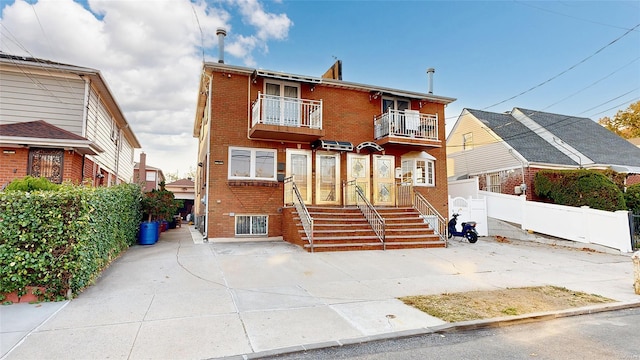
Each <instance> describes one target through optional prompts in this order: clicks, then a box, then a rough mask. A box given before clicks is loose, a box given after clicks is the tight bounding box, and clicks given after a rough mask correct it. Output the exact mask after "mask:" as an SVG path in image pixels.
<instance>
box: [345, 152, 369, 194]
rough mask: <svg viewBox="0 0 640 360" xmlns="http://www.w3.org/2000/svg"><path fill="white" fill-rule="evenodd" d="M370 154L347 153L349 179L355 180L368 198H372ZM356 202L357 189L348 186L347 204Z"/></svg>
mask: <svg viewBox="0 0 640 360" xmlns="http://www.w3.org/2000/svg"><path fill="white" fill-rule="evenodd" d="M369 164H370V162H369V155H361V154H350V153H349V154H347V180H355V183H356V185H358V186H360V188H361V189H362V192H363V193H364V196H365V197H366V198H367V200H371V198H370V196H369V194H370V193H371V188H370V178H371V175H370V174H371V167H370V165H369ZM355 204H356V191H355V188H354V187H353V186H349V187H348V188H347V205H355Z"/></svg>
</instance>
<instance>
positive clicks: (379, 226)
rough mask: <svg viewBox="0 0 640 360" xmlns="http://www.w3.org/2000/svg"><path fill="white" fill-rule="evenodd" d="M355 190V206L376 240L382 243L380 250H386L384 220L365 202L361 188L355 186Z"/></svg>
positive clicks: (367, 201)
mask: <svg viewBox="0 0 640 360" xmlns="http://www.w3.org/2000/svg"><path fill="white" fill-rule="evenodd" d="M355 188H356V206H357V207H358V209H360V212H362V215H364V217H365V219H367V221H368V222H369V225H370V226H371V228H372V229H373V232H375V233H376V236H378V240H380V242H381V243H382V249H383V250H386V249H387V243H386V242H385V236H386V235H385V227H386V226H385V220H384V218H383V217H382V216H381V215H380V213H378V211H377V210H376V209H375V208H374V207H373V205H372V204H371V202H369V200H367V197H366V196H365V195H364V192H363V191H362V188H361V187H360V186H358V185H355Z"/></svg>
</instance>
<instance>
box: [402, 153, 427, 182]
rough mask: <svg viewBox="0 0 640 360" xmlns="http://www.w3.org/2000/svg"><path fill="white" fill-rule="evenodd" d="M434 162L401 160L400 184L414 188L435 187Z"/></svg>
mask: <svg viewBox="0 0 640 360" xmlns="http://www.w3.org/2000/svg"><path fill="white" fill-rule="evenodd" d="M434 165H435V162H434V161H433V160H427V159H407V160H402V182H404V183H410V184H412V185H414V186H434V185H435V171H434Z"/></svg>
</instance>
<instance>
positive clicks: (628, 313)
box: [266, 308, 640, 360]
mask: <svg viewBox="0 0 640 360" xmlns="http://www.w3.org/2000/svg"><path fill="white" fill-rule="evenodd" d="M639 334H640V308H635V309H626V310H619V311H613V312H604V313H598V314H591V315H581V316H574V317H567V318H560V319H555V320H549V321H541V322H535V323H528V324H520V325H513V326H506V327H500V328H489V329H481V330H473V331H466V332H460V333H444V334H429V335H424V336H417V337H411V338H403V339H393V340H386V341H378V342H370V343H364V344H359V345H353V346H343V347H340V348H328V349H320V350H316V351H309V352H305V353H295V354H288V355H281V356H276V357H270V358H266V359H278V360H288V359H296V360H301V359H302V360H312V359H313V360H319V359H361V360H364V359H367V360H369V359H371V360H373V359H375V360H391V359H393V360H397V359H563V360H564V359H580V360H590V359H620V360H623V359H629V360H631V359H640V335H639Z"/></svg>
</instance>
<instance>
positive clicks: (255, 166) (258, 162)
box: [229, 148, 276, 180]
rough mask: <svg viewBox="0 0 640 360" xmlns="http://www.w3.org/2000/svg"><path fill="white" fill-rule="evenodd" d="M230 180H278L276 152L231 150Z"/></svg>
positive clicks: (246, 149) (244, 149) (267, 150)
mask: <svg viewBox="0 0 640 360" xmlns="http://www.w3.org/2000/svg"><path fill="white" fill-rule="evenodd" d="M229 179H252V180H276V150H271V149H252V148H229Z"/></svg>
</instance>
